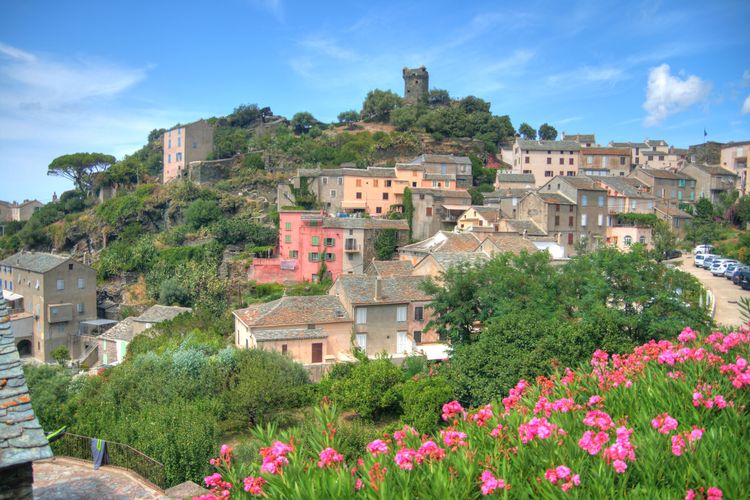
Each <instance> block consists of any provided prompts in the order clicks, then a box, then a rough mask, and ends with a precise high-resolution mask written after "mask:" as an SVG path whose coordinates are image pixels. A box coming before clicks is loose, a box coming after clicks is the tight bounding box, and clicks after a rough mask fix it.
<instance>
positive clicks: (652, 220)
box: [617, 212, 659, 227]
mask: <svg viewBox="0 0 750 500" xmlns="http://www.w3.org/2000/svg"><path fill="white" fill-rule="evenodd" d="M658 220H659V219H658V217H656V215H655V214H641V213H637V212H627V213H621V214H617V222H618V223H620V224H635V225H637V226H641V225H642V226H651V227H653V226H655V225H656V223H657V221H658Z"/></svg>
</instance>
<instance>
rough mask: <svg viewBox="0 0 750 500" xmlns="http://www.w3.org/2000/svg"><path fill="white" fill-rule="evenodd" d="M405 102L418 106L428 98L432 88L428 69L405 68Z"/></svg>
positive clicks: (422, 67)
mask: <svg viewBox="0 0 750 500" xmlns="http://www.w3.org/2000/svg"><path fill="white" fill-rule="evenodd" d="M403 73H404V101H405V102H406V104H416V103H418V102H419V101H420V100H422V99H426V98H427V92H428V89H429V88H430V85H429V84H430V75H429V74H428V73H427V68H425V67H424V66H421V67H419V68H414V69H409V68H404V71H403Z"/></svg>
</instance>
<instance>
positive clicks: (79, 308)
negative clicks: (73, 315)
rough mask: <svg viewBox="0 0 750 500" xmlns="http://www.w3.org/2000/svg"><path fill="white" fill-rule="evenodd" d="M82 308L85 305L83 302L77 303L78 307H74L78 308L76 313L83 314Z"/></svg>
mask: <svg viewBox="0 0 750 500" xmlns="http://www.w3.org/2000/svg"><path fill="white" fill-rule="evenodd" d="M84 308H85V307H84V305H83V304H78V307H77V308H76V309H77V310H78V314H83V311H84Z"/></svg>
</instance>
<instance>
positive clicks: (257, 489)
mask: <svg viewBox="0 0 750 500" xmlns="http://www.w3.org/2000/svg"><path fill="white" fill-rule="evenodd" d="M242 482H243V483H244V485H245V488H244V489H245V491H247V492H248V493H250V494H251V495H262V494H263V485H264V484H266V480H265V479H263V478H262V477H253V476H248V477H246V478H245V479H243V480H242Z"/></svg>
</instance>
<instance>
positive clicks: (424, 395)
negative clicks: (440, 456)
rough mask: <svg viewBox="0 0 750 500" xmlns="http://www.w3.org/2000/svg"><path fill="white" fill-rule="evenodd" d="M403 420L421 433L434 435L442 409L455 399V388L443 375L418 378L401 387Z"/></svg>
mask: <svg viewBox="0 0 750 500" xmlns="http://www.w3.org/2000/svg"><path fill="white" fill-rule="evenodd" d="M400 392H401V399H402V401H401V407H402V409H403V415H402V416H401V420H402V421H403V422H404V423H405V424H408V425H411V426H412V427H415V428H417V429H419V430H420V431H421V432H427V433H432V432H435V431H436V430H437V426H438V423H439V421H440V408H441V407H442V405H443V404H444V403H445V402H446V401H450V400H452V399H453V388H452V387H451V384H450V383H449V382H448V379H447V378H445V377H444V376H442V375H436V376H433V377H429V376H418V377H415V378H414V379H411V380H407V381H406V382H404V383H403V384H401V387H400Z"/></svg>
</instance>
